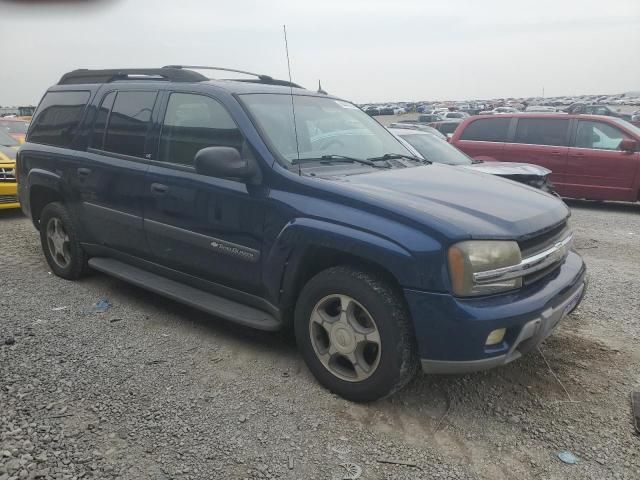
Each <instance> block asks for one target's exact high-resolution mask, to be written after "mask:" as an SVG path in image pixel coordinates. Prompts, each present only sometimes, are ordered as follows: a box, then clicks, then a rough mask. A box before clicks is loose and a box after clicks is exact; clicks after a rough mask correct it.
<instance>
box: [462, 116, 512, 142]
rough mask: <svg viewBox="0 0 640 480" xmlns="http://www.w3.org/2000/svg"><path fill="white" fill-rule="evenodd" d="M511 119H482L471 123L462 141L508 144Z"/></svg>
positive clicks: (463, 134) (465, 130)
mask: <svg viewBox="0 0 640 480" xmlns="http://www.w3.org/2000/svg"><path fill="white" fill-rule="evenodd" d="M510 122H511V118H508V117H506V118H481V119H478V120H475V121H473V122H471V123H469V124H468V125H467V126H466V128H465V129H464V131H463V132H462V135H460V140H477V141H483V142H506V141H507V131H508V130H509V123H510Z"/></svg>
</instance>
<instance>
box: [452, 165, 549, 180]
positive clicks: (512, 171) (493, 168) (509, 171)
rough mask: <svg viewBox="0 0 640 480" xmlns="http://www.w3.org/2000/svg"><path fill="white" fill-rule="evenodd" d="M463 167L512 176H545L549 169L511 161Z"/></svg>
mask: <svg viewBox="0 0 640 480" xmlns="http://www.w3.org/2000/svg"><path fill="white" fill-rule="evenodd" d="M465 168H468V169H471V170H474V171H476V172H482V173H488V174H490V175H500V176H507V175H508V176H514V175H537V176H540V177H546V176H547V175H549V174H550V173H551V170H549V169H546V168H544V167H540V166H538V165H531V164H530V163H513V162H483V163H474V164H472V165H465Z"/></svg>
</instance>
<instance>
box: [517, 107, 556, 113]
mask: <svg viewBox="0 0 640 480" xmlns="http://www.w3.org/2000/svg"><path fill="white" fill-rule="evenodd" d="M524 111H525V112H527V113H534V112H538V113H555V112H557V111H558V109H557V108H556V107H552V106H549V105H529V106H528V107H527V108H525V109H524Z"/></svg>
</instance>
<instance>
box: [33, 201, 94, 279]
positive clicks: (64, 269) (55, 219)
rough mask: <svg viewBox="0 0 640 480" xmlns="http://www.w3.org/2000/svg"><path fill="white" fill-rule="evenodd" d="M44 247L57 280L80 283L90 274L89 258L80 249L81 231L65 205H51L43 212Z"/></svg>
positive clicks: (41, 216)
mask: <svg viewBox="0 0 640 480" xmlns="http://www.w3.org/2000/svg"><path fill="white" fill-rule="evenodd" d="M65 239H66V240H65ZM40 243H41V244H42V251H43V252H44V256H45V258H46V259H47V263H48V264H49V267H50V268H51V271H52V272H53V273H55V274H56V275H57V276H59V277H62V278H66V279H67V280H76V279H78V278H80V277H82V276H83V275H84V274H85V273H86V271H87V268H88V267H87V259H88V257H87V254H86V253H85V251H84V250H83V249H82V247H81V246H80V242H79V237H78V228H77V226H76V224H75V222H74V220H73V218H72V217H71V214H70V213H69V210H68V209H67V208H66V207H65V206H64V204H62V203H60V202H53V203H49V204H48V205H46V206H45V207H44V209H43V210H42V213H41V215H40Z"/></svg>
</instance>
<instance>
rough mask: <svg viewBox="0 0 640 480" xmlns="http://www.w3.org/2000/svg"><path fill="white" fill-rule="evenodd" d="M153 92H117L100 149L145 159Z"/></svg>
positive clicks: (153, 97)
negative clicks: (102, 147) (102, 146)
mask: <svg viewBox="0 0 640 480" xmlns="http://www.w3.org/2000/svg"><path fill="white" fill-rule="evenodd" d="M155 101H156V92H118V94H117V95H116V101H115V104H114V105H113V109H112V110H111V115H110V116H109V126H108V128H107V135H106V137H105V140H104V149H105V150H107V151H109V152H114V153H121V154H123V155H131V156H133V157H145V153H147V152H146V151H145V142H146V138H147V131H148V130H149V125H150V123H151V122H150V120H151V112H152V111H153V105H154V103H155Z"/></svg>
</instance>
